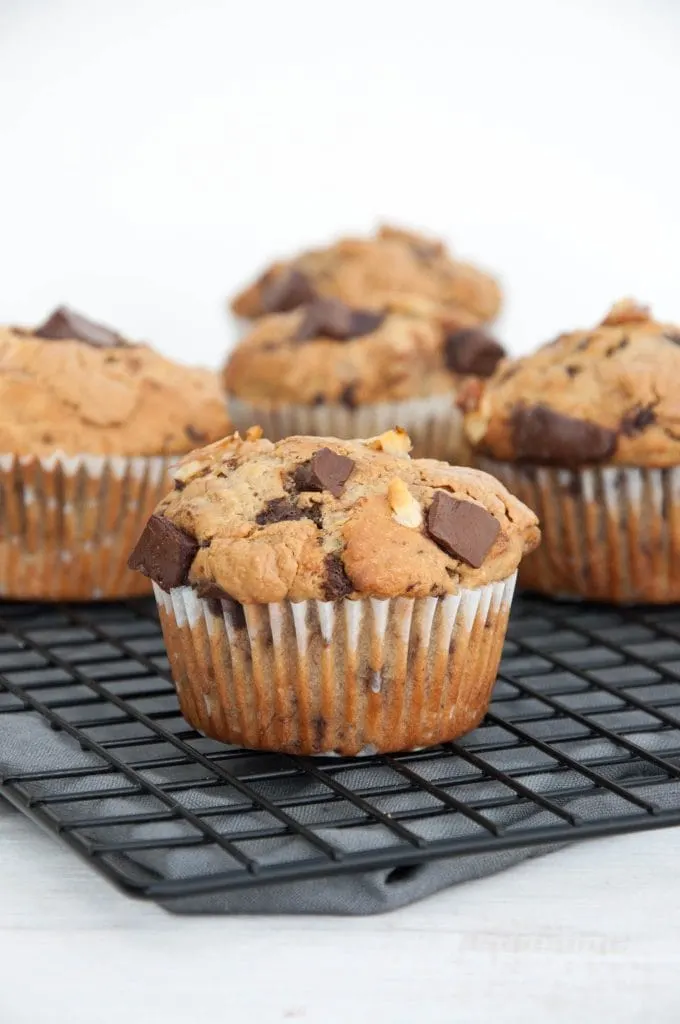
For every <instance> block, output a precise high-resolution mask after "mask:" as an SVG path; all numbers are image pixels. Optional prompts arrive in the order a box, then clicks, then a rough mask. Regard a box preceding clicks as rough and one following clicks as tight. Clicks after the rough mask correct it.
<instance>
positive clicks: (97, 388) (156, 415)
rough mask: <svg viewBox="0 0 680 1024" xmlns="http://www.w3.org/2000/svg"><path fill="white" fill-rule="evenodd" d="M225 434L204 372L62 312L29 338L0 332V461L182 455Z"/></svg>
mask: <svg viewBox="0 0 680 1024" xmlns="http://www.w3.org/2000/svg"><path fill="white" fill-rule="evenodd" d="M229 429H230V425H229V422H228V419H227V416H226V412H225V410H224V402H223V399H222V396H221V394H220V384H219V379H218V376H217V374H215V373H212V372H210V371H209V370H202V369H197V368H190V367H186V366H181V365H179V364H178V363H174V362H172V360H170V359H166V358H165V357H164V356H162V355H160V354H159V353H158V352H155V351H154V350H153V349H152V348H149V347H148V346H147V345H142V344H135V343H132V342H128V341H126V340H125V339H123V338H122V337H121V336H120V335H118V334H117V333H116V332H115V331H111V330H110V329H109V328H107V327H104V326H102V325H101V324H96V323H94V322H92V321H90V320H87V319H86V318H85V317H82V316H80V315H79V314H77V313H74V312H72V311H71V310H68V309H66V308H64V307H61V308H60V309H57V310H55V312H54V313H53V314H52V315H51V316H50V317H49V318H48V319H47V320H46V321H45V323H44V324H41V325H40V326H39V327H36V328H34V329H26V328H21V327H0V452H12V453H15V454H20V455H49V454H50V453H52V452H54V451H62V452H65V453H66V454H69V455H77V454H93V455H124V456H135V455H160V454H174V453H178V454H184V453H185V452H187V451H190V450H191V449H192V448H195V447H196V445H199V444H205V443H206V442H207V441H212V440H214V439H215V438H218V437H222V436H224V434H225V433H227V432H228V430H229Z"/></svg>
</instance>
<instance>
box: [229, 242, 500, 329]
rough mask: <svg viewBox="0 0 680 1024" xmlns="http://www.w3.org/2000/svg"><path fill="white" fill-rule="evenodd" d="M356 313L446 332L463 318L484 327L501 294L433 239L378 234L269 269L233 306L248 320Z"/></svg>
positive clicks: (490, 280) (490, 279) (490, 281)
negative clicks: (326, 303) (338, 309)
mask: <svg viewBox="0 0 680 1024" xmlns="http://www.w3.org/2000/svg"><path fill="white" fill-rule="evenodd" d="M318 297H321V298H333V299H341V300H342V301H343V302H346V303H347V304H348V305H349V306H352V307H355V308H356V309H368V310H371V311H373V312H380V313H384V312H395V313H408V314H409V315H411V316H414V315H415V316H423V317H425V318H428V319H434V320H436V321H438V322H439V323H442V324H443V325H444V326H448V325H449V323H450V322H453V323H454V324H455V323H457V322H458V321H459V318H460V317H461V316H464V315H465V314H468V315H469V316H471V317H472V321H473V322H476V323H483V322H486V321H489V320H493V318H494V317H495V316H496V314H497V313H498V310H499V308H500V304H501V292H500V288H499V286H498V284H497V282H496V281H495V280H494V278H493V277H491V276H490V275H489V274H486V273H484V272H483V271H481V270H478V269H477V268H476V267H473V266H471V265H470V264H468V263H462V262H460V261H458V260H454V259H453V258H452V257H451V255H450V254H449V253H448V251H447V249H446V247H445V246H444V244H443V243H442V242H440V241H437V240H436V239H432V238H428V237H426V236H424V235H420V234H416V233H415V232H411V231H404V230H401V229H399V228H394V227H388V226H383V227H381V228H379V229H378V231H377V232H376V234H375V235H373V236H372V237H368V238H343V239H341V240H340V241H338V242H335V243H333V244H332V245H329V246H327V247H326V248H323V249H312V250H310V251H308V252H304V253H301V254H300V255H298V256H296V257H294V258H292V259H289V260H280V261H278V262H276V263H274V264H273V265H272V266H271V267H269V269H268V270H266V271H265V273H264V274H262V276H261V277H259V278H258V279H257V281H255V282H254V284H252V285H250V286H249V287H248V288H246V289H245V290H244V291H242V292H240V293H239V294H238V295H237V296H236V297H235V298H234V300H233V302H232V304H231V308H232V310H233V312H234V313H236V314H237V316H240V317H245V318H246V319H249V320H253V319H257V318H258V317H261V316H265V315H266V314H268V313H286V312H289V311H290V310H292V309H296V308H297V307H298V306H301V305H305V304H307V303H309V302H312V301H313V300H314V299H315V298H318Z"/></svg>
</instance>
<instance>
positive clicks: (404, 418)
mask: <svg viewBox="0 0 680 1024" xmlns="http://www.w3.org/2000/svg"><path fill="white" fill-rule="evenodd" d="M227 405H228V410H229V416H230V417H231V419H232V421H233V423H234V426H235V428H236V429H237V430H239V431H241V432H243V431H245V430H247V429H248V427H252V426H255V425H256V424H259V426H261V427H262V429H263V431H264V434H265V437H268V438H269V439H270V440H271V441H280V440H282V439H283V438H284V437H290V436H291V435H296V434H303V435H311V436H313V437H314V436H315V437H341V438H346V439H352V438H355V437H374V436H375V435H376V434H382V433H384V432H385V431H386V430H391V429H392V428H393V427H395V426H399V427H403V428H404V429H405V430H406V431H408V434H409V436H410V438H411V441H412V442H413V451H412V453H411V454H412V455H413V456H414V457H415V458H430V459H442V460H444V461H447V462H459V463H462V464H466V463H467V462H468V461H469V459H468V452H469V449H468V445H467V442H466V440H465V437H464V434H463V427H462V416H461V413H460V410H459V409H458V407H457V406H456V403H455V396H454V394H453V393H449V394H444V395H431V396H429V397H428V398H409V399H405V400H404V401H401V402H378V403H376V404H375V405H360V406H357V407H356V408H355V409H351V408H349V407H348V406H345V405H337V404H329V405H281V406H278V407H276V408H267V407H265V406H258V405H256V404H253V403H252V402H246V401H244V400H243V399H241V398H235V397H234V396H233V395H229V396H228V399H227Z"/></svg>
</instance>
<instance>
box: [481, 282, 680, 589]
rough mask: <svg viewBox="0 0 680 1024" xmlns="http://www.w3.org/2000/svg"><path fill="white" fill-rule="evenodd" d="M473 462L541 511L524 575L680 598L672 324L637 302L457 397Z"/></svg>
mask: <svg viewBox="0 0 680 1024" xmlns="http://www.w3.org/2000/svg"><path fill="white" fill-rule="evenodd" d="M463 400H464V401H465V402H466V405H467V409H468V413H467V416H466V420H465V427H466V430H467V433H468V436H469V438H470V439H471V440H472V441H473V442H474V443H475V445H476V461H477V464H478V465H479V466H480V467H481V468H483V469H486V470H488V471H489V472H491V473H494V474H495V475H497V476H498V477H499V478H500V479H501V480H502V481H503V482H504V483H505V484H506V486H507V487H509V488H510V489H511V490H512V491H513V492H514V493H515V494H517V495H518V496H519V497H520V498H521V499H522V501H524V502H525V503H526V504H527V505H529V506H530V507H531V508H533V509H534V510H535V511H536V512H537V514H538V516H539V518H540V520H541V529H542V533H543V543H542V545H541V547H540V549H539V550H538V551H536V552H535V553H534V554H532V555H530V556H529V558H527V559H526V561H525V562H523V564H522V567H521V570H520V581H521V582H522V583H523V584H524V585H525V586H526V587H529V588H530V589H533V590H538V591H541V592H543V593H548V594H552V595H557V596H566V597H582V598H586V599H589V600H597V601H608V602H614V603H620V604H631V603H647V602H654V603H660V604H663V603H670V602H675V601H678V600H680V514H679V512H678V504H677V495H678V493H680V331H679V330H678V328H677V327H674V326H673V325H672V324H664V323H659V322H658V321H656V320H654V319H653V318H652V316H651V314H650V313H649V310H648V309H647V308H645V307H644V306H640V305H638V304H637V303H635V302H633V301H632V300H624V301H622V302H619V303H617V304H616V305H615V306H613V307H612V309H611V310H610V312H609V313H608V314H607V316H606V317H605V319H604V320H603V321H602V323H601V324H600V325H599V326H598V327H596V328H595V329H594V330H592V331H574V332H571V333H569V334H565V335H561V336H560V337H559V338H557V339H556V340H555V341H554V342H552V343H551V344H550V345H546V346H544V347H543V348H541V349H539V351H538V352H536V353H534V354H533V355H531V356H527V357H526V358H525V359H521V360H518V361H517V362H516V363H511V364H508V365H507V366H505V367H503V368H502V369H501V370H500V371H499V372H498V373H497V374H495V375H494V377H492V378H491V380H489V381H488V385H487V387H486V388H485V389H484V391H483V392H482V393H481V397H480V394H479V391H477V392H476V393H473V392H472V390H470V392H469V393H468V394H467V395H465V396H464V398H463Z"/></svg>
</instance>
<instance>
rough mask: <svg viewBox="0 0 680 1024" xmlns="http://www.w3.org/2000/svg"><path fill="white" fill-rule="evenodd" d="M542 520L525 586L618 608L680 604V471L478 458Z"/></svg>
mask: <svg viewBox="0 0 680 1024" xmlns="http://www.w3.org/2000/svg"><path fill="white" fill-rule="evenodd" d="M476 464H477V465H478V466H479V468H480V469H483V470H485V471H486V472H487V473H491V474H492V475H493V476H496V477H498V479H499V480H501V481H502V483H504V484H505V485H506V487H507V488H508V489H509V490H510V491H512V493H513V494H515V495H517V497H518V498H519V499H520V500H521V501H523V502H524V503H525V504H526V505H528V506H529V508H531V509H533V510H534V512H536V514H537V515H538V517H539V520H540V524H541V531H542V535H543V542H542V544H541V545H540V547H539V548H537V550H536V551H534V552H533V553H532V554H531V555H528V556H527V557H526V558H525V559H524V561H523V562H522V565H521V568H520V572H519V579H520V583H521V585H522V586H523V587H526V588H528V589H531V590H538V591H541V592H543V593H546V594H552V595H553V596H557V597H582V598H586V599H588V600H592V601H609V602H614V603H617V604H645V603H656V604H666V603H671V602H675V601H680V467H671V468H668V469H641V468H635V467H628V466H604V467H589V468H587V469H574V470H571V469H555V468H549V467H532V466H519V465H515V464H512V463H505V462H496V461H494V460H491V459H478V460H477V463H476Z"/></svg>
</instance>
